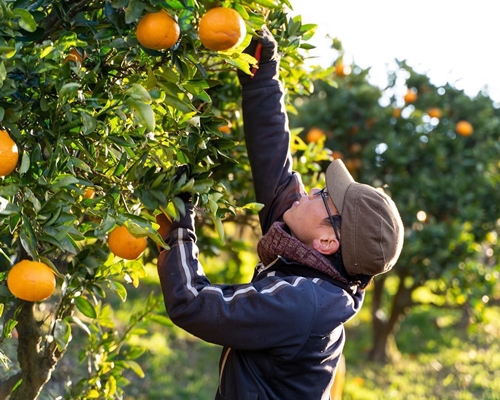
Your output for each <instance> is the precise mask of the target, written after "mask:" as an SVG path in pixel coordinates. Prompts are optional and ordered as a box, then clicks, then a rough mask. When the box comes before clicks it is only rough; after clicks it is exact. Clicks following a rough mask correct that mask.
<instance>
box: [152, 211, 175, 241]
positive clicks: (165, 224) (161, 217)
mask: <svg viewBox="0 0 500 400" xmlns="http://www.w3.org/2000/svg"><path fill="white" fill-rule="evenodd" d="M155 218H156V223H157V224H158V225H160V227H159V228H158V233H159V234H160V236H161V237H162V238H165V237H166V236H167V235H168V233H169V232H170V227H171V226H172V221H171V220H170V219H169V218H168V217H167V216H166V215H165V214H163V213H161V214H158V215H157V216H156V217H155Z"/></svg>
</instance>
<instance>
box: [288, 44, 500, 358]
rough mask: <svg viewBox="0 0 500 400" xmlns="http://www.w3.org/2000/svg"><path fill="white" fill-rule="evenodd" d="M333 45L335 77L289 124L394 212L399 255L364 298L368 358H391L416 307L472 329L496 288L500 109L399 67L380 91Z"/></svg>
mask: <svg viewBox="0 0 500 400" xmlns="http://www.w3.org/2000/svg"><path fill="white" fill-rule="evenodd" d="M333 47H334V48H335V49H336V54H337V59H336V60H335V61H334V63H333V64H334V65H333V68H334V70H333V72H332V74H331V75H330V76H328V77H326V78H322V79H318V80H317V81H315V82H314V87H315V91H314V94H313V95H312V96H309V97H308V96H301V97H297V98H296V99H295V100H294V104H295V105H296V107H297V109H298V112H297V114H296V115H292V117H291V124H292V126H294V127H297V128H298V127H302V128H304V132H303V137H304V138H305V139H306V140H310V141H311V140H319V143H320V144H323V143H324V145H325V146H326V147H328V148H330V149H332V150H333V152H332V155H333V156H334V157H340V158H343V160H344V162H345V163H346V165H347V167H348V168H349V170H350V171H351V173H352V174H353V175H354V176H355V177H356V178H357V179H358V180H359V181H361V182H364V183H369V184H372V185H375V186H382V187H385V188H386V190H387V191H388V192H389V193H390V194H391V195H392V197H393V198H394V199H395V201H396V203H397V204H398V206H399V210H400V212H401V214H402V218H403V221H404V225H405V228H406V235H405V245H404V248H403V252H402V255H401V257H400V259H399V261H398V263H397V266H396V267H395V269H394V272H393V273H391V274H388V275H383V276H381V277H379V278H377V279H376V280H375V285H374V286H373V288H372V289H373V290H372V291H371V292H370V295H371V307H372V320H373V345H372V349H371V351H370V358H371V359H372V360H378V361H387V360H390V359H391V358H392V357H394V356H396V355H397V349H396V347H395V341H394V335H395V333H396V332H397V330H398V328H399V324H400V323H401V321H402V320H403V318H404V317H405V315H407V314H408V313H409V312H410V310H411V308H412V307H413V306H415V305H418V304H422V303H427V304H434V305H436V306H438V307H450V308H457V307H458V308H461V309H463V312H464V319H463V321H464V322H465V323H466V324H465V326H468V325H469V324H470V322H472V321H474V320H475V321H478V320H480V319H481V313H482V311H484V309H485V307H486V305H487V304H488V302H489V301H490V300H491V299H492V298H493V295H494V293H495V292H496V291H497V290H498V277H499V271H500V264H499V260H498V257H497V256H496V254H497V253H496V252H497V251H498V241H497V237H498V233H499V228H500V226H499V223H498V221H499V217H500V209H499V205H498V204H499V200H500V197H499V196H500V190H499V189H500V187H499V179H498V176H499V171H498V169H499V164H498V159H499V154H500V141H499V137H500V136H499V135H500V110H499V108H498V106H495V105H494V104H493V102H492V100H491V99H490V98H489V97H488V95H487V93H480V94H478V95H477V96H476V97H474V98H470V97H468V96H466V95H465V94H464V93H463V91H462V90H459V89H457V88H455V87H454V86H453V85H451V84H445V85H443V86H436V85H434V84H433V83H432V82H431V81H430V80H429V78H428V77H427V76H426V75H423V74H420V73H417V72H416V71H414V70H413V69H412V68H411V67H410V66H408V65H407V64H406V63H405V62H398V67H397V68H396V69H395V70H394V71H392V72H391V73H390V75H389V76H388V85H387V87H386V88H384V89H382V90H381V89H379V88H377V87H375V86H373V85H372V84H370V83H369V81H368V79H367V75H368V73H369V70H362V69H361V68H359V67H358V66H356V65H348V66H344V64H343V60H342V59H343V50H342V45H341V43H340V42H339V41H338V40H334V42H333ZM349 71H352V72H349ZM464 121H465V122H464ZM318 131H319V132H320V134H319V135H318V133H317V132H318ZM311 132H312V133H311Z"/></svg>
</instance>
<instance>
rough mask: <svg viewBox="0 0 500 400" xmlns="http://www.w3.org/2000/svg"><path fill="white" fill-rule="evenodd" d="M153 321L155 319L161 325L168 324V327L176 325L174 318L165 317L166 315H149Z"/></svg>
mask: <svg viewBox="0 0 500 400" xmlns="http://www.w3.org/2000/svg"><path fill="white" fill-rule="evenodd" d="M148 318H149V319H150V320H151V321H154V322H156V323H158V324H160V325H163V326H167V327H172V326H174V323H173V322H172V320H171V319H170V318H168V317H165V316H164V315H158V314H151V315H150V316H149V317H148Z"/></svg>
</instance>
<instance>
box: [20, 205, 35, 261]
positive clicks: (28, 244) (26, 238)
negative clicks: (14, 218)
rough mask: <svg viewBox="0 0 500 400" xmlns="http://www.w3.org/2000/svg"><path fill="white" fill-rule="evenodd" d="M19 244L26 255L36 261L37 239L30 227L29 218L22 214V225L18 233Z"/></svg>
mask: <svg viewBox="0 0 500 400" xmlns="http://www.w3.org/2000/svg"><path fill="white" fill-rule="evenodd" d="M20 239H21V244H22V246H23V248H24V250H26V252H27V253H28V255H29V256H30V257H31V258H32V259H34V260H36V259H37V251H36V248H37V239H36V236H35V232H34V231H33V227H32V226H31V221H30V220H29V218H28V217H27V216H26V215H24V214H23V224H22V225H21V232H20Z"/></svg>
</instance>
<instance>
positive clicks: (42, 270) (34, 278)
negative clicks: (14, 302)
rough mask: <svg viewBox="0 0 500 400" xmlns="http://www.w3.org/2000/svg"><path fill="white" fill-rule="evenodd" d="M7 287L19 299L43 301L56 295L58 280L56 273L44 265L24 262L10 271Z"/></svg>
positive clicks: (35, 262)
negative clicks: (53, 294)
mask: <svg viewBox="0 0 500 400" xmlns="http://www.w3.org/2000/svg"><path fill="white" fill-rule="evenodd" d="M7 287H8V288H9V290H10V292H11V293H12V294H13V295H14V296H16V297H17V298H19V299H22V300H26V301H32V302H34V301H42V300H45V299H47V298H49V297H50V296H51V295H52V293H54V290H55V289H56V278H55V276H54V271H52V269H50V267H49V266H47V265H45V264H44V263H41V262H37V261H30V260H22V261H20V262H18V263H17V264H16V265H14V266H13V267H12V269H11V270H10V271H9V275H8V276H7Z"/></svg>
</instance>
